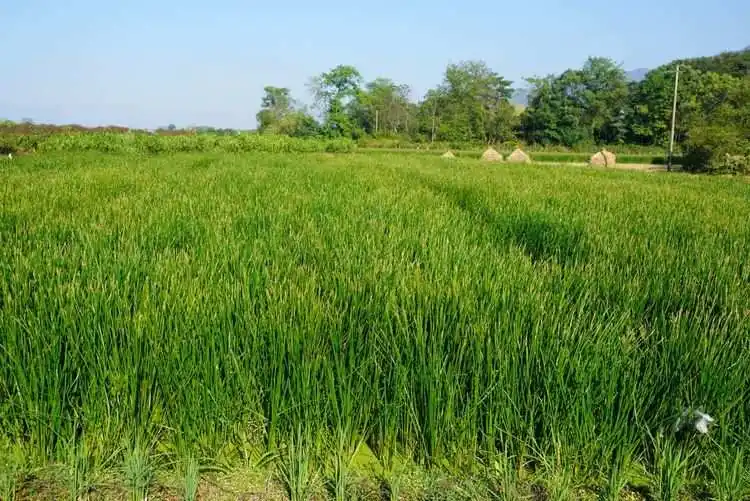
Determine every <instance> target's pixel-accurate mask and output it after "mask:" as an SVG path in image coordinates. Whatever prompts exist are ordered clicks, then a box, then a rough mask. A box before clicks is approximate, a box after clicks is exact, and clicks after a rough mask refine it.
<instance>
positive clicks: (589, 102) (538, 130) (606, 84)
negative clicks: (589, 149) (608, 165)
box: [522, 58, 629, 146]
mask: <svg viewBox="0 0 750 501" xmlns="http://www.w3.org/2000/svg"><path fill="white" fill-rule="evenodd" d="M527 81H528V82H529V83H530V84H531V86H532V90H531V98H530V102H529V106H528V108H527V109H526V111H525V112H524V115H523V117H522V130H523V133H524V135H525V136H526V139H527V140H529V141H531V142H537V143H542V144H562V145H565V146H573V145H575V144H578V143H583V142H594V143H598V144H612V143H618V142H622V141H623V140H624V139H625V136H626V132H627V129H626V122H625V117H626V110H627V104H628V94H629V92H628V82H627V76H626V75H625V72H624V71H623V70H622V68H620V67H619V66H618V65H617V64H615V63H614V62H613V61H612V60H610V59H606V58H589V59H588V60H587V61H586V63H585V64H584V65H583V67H582V68H581V69H580V70H568V71H565V72H564V73H562V74H561V75H559V76H552V75H551V76H548V77H545V78H532V79H528V80H527Z"/></svg>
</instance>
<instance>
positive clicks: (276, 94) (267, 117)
mask: <svg viewBox="0 0 750 501" xmlns="http://www.w3.org/2000/svg"><path fill="white" fill-rule="evenodd" d="M263 91H264V92H265V94H264V95H263V98H262V100H261V110H260V111H259V112H258V114H257V115H256V119H257V120H258V131H259V132H265V131H273V129H274V127H276V126H277V125H278V124H279V122H281V121H282V120H283V119H284V117H286V116H287V115H289V114H291V113H292V112H294V101H293V100H292V98H291V95H290V91H289V89H287V88H285V87H272V86H270V85H269V86H266V87H264V88H263Z"/></svg>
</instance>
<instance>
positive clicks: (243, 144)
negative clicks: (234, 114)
mask: <svg viewBox="0 0 750 501" xmlns="http://www.w3.org/2000/svg"><path fill="white" fill-rule="evenodd" d="M355 147H356V145H355V143H354V142H353V141H351V140H349V139H300V138H293V137H287V136H274V135H260V134H236V135H217V134H199V135H180V136H165V135H151V134H144V133H116V132H96V133H93V132H92V133H70V134H27V135H18V134H3V135H0V150H9V151H20V152H26V151H32V152H38V153H61V152H82V151H92V152H100V153H115V154H156V153H186V152H192V153H248V152H256V153H257V152H265V153H311V152H331V153H335V152H349V151H353V150H354V148H355Z"/></svg>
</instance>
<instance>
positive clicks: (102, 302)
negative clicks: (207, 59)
mask: <svg viewBox="0 0 750 501" xmlns="http://www.w3.org/2000/svg"><path fill="white" fill-rule="evenodd" d="M0 186H1V187H0V470H1V472H0V499H3V500H5V499H31V498H43V497H46V498H49V499H58V498H61V497H66V498H68V499H81V498H83V499H86V498H88V499H110V498H113V499H128V498H129V499H145V498H146V497H148V498H149V499H155V498H159V496H163V497H164V498H165V499H174V498H175V497H176V498H178V499H238V496H240V495H242V494H243V493H248V492H256V491H255V490H253V489H255V488H256V487H257V486H258V485H261V486H263V485H273V486H276V487H274V488H265V490H264V491H263V492H264V494H259V496H261V497H259V498H257V499H262V496H267V497H273V496H275V495H277V496H281V497H287V498H289V499H292V500H295V501H296V500H301V499H309V498H316V499H325V498H328V499H336V500H343V499H354V498H367V499H382V498H385V499H507V500H510V499H525V498H531V499H552V500H558V499H559V500H562V499H610V500H615V499H627V498H628V496H629V497H630V499H638V498H648V499H657V500H664V501H666V500H676V499H719V500H735V499H747V496H748V492H749V491H748V485H749V484H748V482H749V480H750V479H749V478H748V476H749V475H750V473H749V471H750V470H749V467H750V403H749V402H750V335H749V334H750V263H749V262H748V257H749V256H750V185H749V184H747V183H746V182H743V181H741V180H738V179H729V178H719V177H708V176H703V177H699V176H689V175H684V174H673V175H665V174H645V173H641V172H623V171H612V170H606V169H595V168H591V167H572V166H567V167H555V166H550V165H545V166H540V165H507V164H497V165H495V164H493V165H488V164H483V163H480V162H479V161H478V160H475V159H468V158H465V159H461V158H458V159H454V160H445V159H441V158H438V157H433V156H431V155H418V154H414V155H410V154H392V155H391V154H387V153H380V154H377V155H369V154H341V155H333V154H326V153H313V154H305V155H302V154H271V153H251V154H244V155H239V154H231V153H211V154H174V155H161V156H160V155H156V156H143V155H135V154H119V155H105V154H99V153H82V154H75V155H73V154H64V153H55V154H48V155H38V156H34V155H32V156H27V157H23V158H17V159H14V160H13V161H12V162H4V163H0ZM704 415H708V416H710V418H711V419H712V421H708V420H707V419H706V418H702V417H701V416H704ZM236 472H245V473H243V474H246V475H248V476H247V477H243V478H245V479H246V480H243V481H241V482H239V487H236V488H235V490H227V489H229V488H227V489H224V490H220V489H217V488H214V489H213V490H212V488H211V486H212V485H213V486H215V485H222V484H221V483H222V482H226V485H229V484H230V483H231V482H229V480H226V479H227V478H231V476H232V475H233V474H236ZM256 474H257V475H258V477H257V478H259V479H260V480H258V481H257V482H255V483H253V482H251V481H250V480H247V479H249V478H251V477H252V478H255V477H253V475H256ZM222 479H223V480H222ZM209 480H210V482H209ZM232 485H236V482H235V483H234V484H232ZM275 488H278V492H277V491H275V490H274V489H275ZM165 492H166V493H167V494H164V493H165ZM169 496H173V497H171V498H170V497H169ZM222 496H225V497H222ZM246 499H251V498H249V497H248V498H246ZM252 499H256V498H252Z"/></svg>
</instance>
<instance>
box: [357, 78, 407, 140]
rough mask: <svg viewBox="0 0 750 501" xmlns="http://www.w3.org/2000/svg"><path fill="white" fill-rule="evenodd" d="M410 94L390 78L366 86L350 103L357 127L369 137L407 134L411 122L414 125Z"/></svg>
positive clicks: (377, 80) (380, 79) (378, 79)
mask: <svg viewBox="0 0 750 501" xmlns="http://www.w3.org/2000/svg"><path fill="white" fill-rule="evenodd" d="M410 92H411V90H410V89H409V86H407V85H398V84H396V83H394V82H393V80H390V79H388V78H377V79H375V80H373V81H372V82H369V83H367V84H366V85H365V88H364V89H360V90H359V91H358V92H357V95H356V98H355V99H354V100H353V101H352V103H351V109H352V113H353V118H354V120H355V122H356V124H357V126H358V127H359V128H361V129H362V130H363V131H365V132H366V133H368V134H370V135H379V134H380V135H392V136H395V135H398V134H408V132H409V130H408V129H409V122H410V121H411V122H412V126H413V125H414V117H413V112H414V107H413V106H412V103H410V102H409V93H410ZM410 119H411V120H410Z"/></svg>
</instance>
